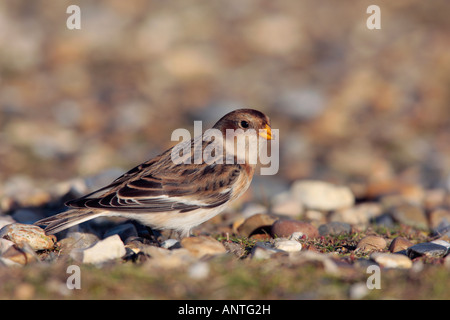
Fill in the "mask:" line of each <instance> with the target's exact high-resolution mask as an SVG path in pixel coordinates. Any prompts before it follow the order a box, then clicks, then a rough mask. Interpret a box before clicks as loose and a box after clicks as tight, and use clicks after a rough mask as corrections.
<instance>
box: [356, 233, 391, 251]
mask: <svg viewBox="0 0 450 320" xmlns="http://www.w3.org/2000/svg"><path fill="white" fill-rule="evenodd" d="M386 245H387V243H386V240H384V238H382V237H379V236H367V237H364V238H362V239H361V240H360V241H359V242H358V245H357V246H356V248H357V249H360V250H362V251H379V250H383V249H384V248H385V247H386Z"/></svg>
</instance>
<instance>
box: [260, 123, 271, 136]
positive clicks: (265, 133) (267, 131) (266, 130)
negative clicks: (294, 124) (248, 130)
mask: <svg viewBox="0 0 450 320" xmlns="http://www.w3.org/2000/svg"><path fill="white" fill-rule="evenodd" d="M259 136H260V137H263V138H264V139H267V140H273V139H274V138H273V136H272V130H271V129H270V126H269V125H268V124H266V126H265V127H264V129H263V130H260V131H259Z"/></svg>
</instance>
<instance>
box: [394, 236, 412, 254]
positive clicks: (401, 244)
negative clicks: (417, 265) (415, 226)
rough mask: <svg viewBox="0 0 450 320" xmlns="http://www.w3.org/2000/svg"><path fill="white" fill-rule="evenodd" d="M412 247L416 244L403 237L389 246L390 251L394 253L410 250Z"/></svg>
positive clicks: (396, 239)
mask: <svg viewBox="0 0 450 320" xmlns="http://www.w3.org/2000/svg"><path fill="white" fill-rule="evenodd" d="M412 245H414V244H413V243H412V242H411V241H409V240H408V239H406V238H403V237H397V238H395V239H394V240H392V242H391V244H390V245H389V251H390V252H392V253H394V252H399V251H402V250H406V249H408V248H409V247H411V246H412Z"/></svg>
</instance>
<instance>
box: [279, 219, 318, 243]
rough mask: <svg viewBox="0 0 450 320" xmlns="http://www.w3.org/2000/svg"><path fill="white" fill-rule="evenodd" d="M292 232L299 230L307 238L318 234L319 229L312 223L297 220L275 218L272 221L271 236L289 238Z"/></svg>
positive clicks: (312, 237)
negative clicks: (275, 219)
mask: <svg viewBox="0 0 450 320" xmlns="http://www.w3.org/2000/svg"><path fill="white" fill-rule="evenodd" d="M294 232H301V233H302V234H304V235H305V236H307V237H308V238H309V239H314V238H317V237H318V236H319V231H318V230H317V228H316V227H314V226H313V225H312V224H310V223H307V222H303V221H298V220H284V219H283V220H277V221H275V222H274V223H273V225H272V229H271V234H272V237H274V238H275V237H284V238H289V237H290V236H291V235H292V234H293V233H294Z"/></svg>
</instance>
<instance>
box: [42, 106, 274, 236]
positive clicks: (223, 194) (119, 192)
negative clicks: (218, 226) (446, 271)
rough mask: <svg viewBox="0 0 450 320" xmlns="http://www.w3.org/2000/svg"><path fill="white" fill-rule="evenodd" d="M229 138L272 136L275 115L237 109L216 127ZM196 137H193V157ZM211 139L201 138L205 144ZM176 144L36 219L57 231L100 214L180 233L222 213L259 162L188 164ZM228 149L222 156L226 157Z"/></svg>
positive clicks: (247, 183)
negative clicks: (236, 133) (176, 154)
mask: <svg viewBox="0 0 450 320" xmlns="http://www.w3.org/2000/svg"><path fill="white" fill-rule="evenodd" d="M213 128H214V129H218V130H219V131H220V132H221V133H222V135H223V138H224V139H225V137H226V129H234V130H236V129H243V130H244V132H245V131H246V130H248V129H254V130H256V132H258V130H259V129H266V131H264V132H263V134H260V136H262V137H264V138H266V139H271V132H270V120H269V118H268V117H267V116H266V115H264V114H263V113H262V112H259V111H257V110H253V109H238V110H235V111H233V112H230V113H228V114H227V115H225V116H224V117H222V118H221V119H220V120H219V121H218V122H217V123H216V124H215V125H214V127H213ZM194 141H195V139H193V140H191V141H190V146H191V148H190V150H191V157H193V149H194V148H193V146H194ZM208 143H209V142H205V141H203V142H202V148H203V149H204V148H205V147H206V146H207V145H208ZM171 152H172V148H171V149H169V150H167V151H165V152H164V153H162V154H161V155H159V156H157V157H155V158H153V159H150V160H148V161H146V162H144V163H142V164H140V165H138V166H137V167H135V168H133V169H131V170H130V171H128V172H126V173H125V174H123V175H122V176H120V177H119V178H117V179H116V180H114V181H113V182H112V183H111V184H109V185H107V186H105V187H103V188H101V189H99V190H97V191H95V192H92V193H90V194H88V195H85V196H83V197H81V198H79V199H75V200H71V201H69V202H67V203H66V205H67V206H68V207H70V208H71V210H68V211H66V212H63V213H60V214H57V215H55V216H51V217H48V218H45V219H42V220H40V221H37V222H35V224H37V225H45V226H46V228H45V231H46V232H47V233H57V232H59V231H62V230H64V229H66V228H69V227H71V226H73V225H76V224H79V223H82V222H84V221H87V220H90V219H93V218H96V217H100V216H119V217H125V218H130V219H134V220H137V221H139V222H141V223H142V224H144V225H146V226H149V227H152V228H156V229H173V230H176V231H178V232H180V235H181V236H187V235H189V234H190V230H191V228H193V227H195V226H197V225H199V224H201V223H203V222H205V221H207V220H209V219H210V218H212V217H213V216H215V215H217V214H218V213H220V212H221V211H222V210H223V209H224V208H225V206H226V205H227V204H229V203H230V202H231V201H233V200H235V199H237V198H238V197H239V196H241V195H242V194H243V193H244V192H245V191H246V190H247V188H248V187H249V185H250V183H251V180H252V178H253V174H254V170H255V165H254V164H250V163H248V161H246V162H245V163H241V164H239V163H236V161H235V162H234V163H232V164H227V163H226V162H225V161H223V163H222V164H220V163H206V162H202V163H201V164H194V163H193V164H184V163H178V164H177V163H175V162H174V161H173V159H172V158H171ZM226 154H227V152H226V151H225V152H224V154H223V157H224V158H225V157H226Z"/></svg>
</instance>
